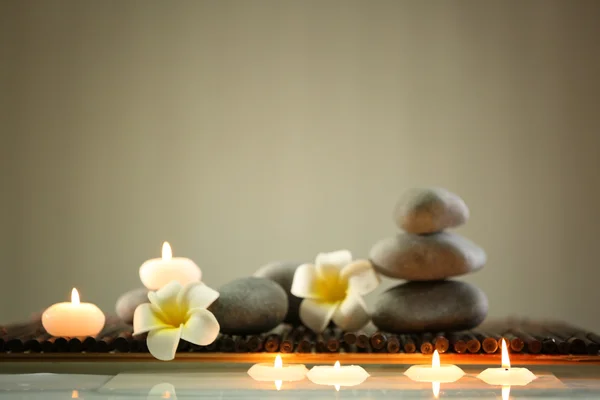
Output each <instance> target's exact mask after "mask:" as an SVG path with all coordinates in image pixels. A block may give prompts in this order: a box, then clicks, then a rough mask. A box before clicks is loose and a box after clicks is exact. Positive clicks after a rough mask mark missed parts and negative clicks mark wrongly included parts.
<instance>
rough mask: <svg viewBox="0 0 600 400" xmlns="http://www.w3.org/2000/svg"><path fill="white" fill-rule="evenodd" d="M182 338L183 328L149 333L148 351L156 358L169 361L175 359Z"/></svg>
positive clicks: (164, 329)
mask: <svg viewBox="0 0 600 400" xmlns="http://www.w3.org/2000/svg"><path fill="white" fill-rule="evenodd" d="M180 338H181V327H177V328H163V329H157V330H154V331H150V332H149V333H148V339H147V340H146V343H147V344H148V350H149V351H150V354H152V355H153V356H154V357H155V358H157V359H159V360H162V361H169V360H172V359H174V358H175V352H176V351H177V345H178V344H179V339H180Z"/></svg>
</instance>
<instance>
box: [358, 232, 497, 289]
mask: <svg viewBox="0 0 600 400" xmlns="http://www.w3.org/2000/svg"><path fill="white" fill-rule="evenodd" d="M369 258H370V259H371V262H373V265H374V267H375V269H376V270H377V271H378V272H379V273H380V274H382V275H385V276H388V277H390V278H396V279H406V280H409V281H429V280H440V279H446V278H450V277H453V276H459V275H464V274H468V273H472V272H475V271H478V270H479V269H481V268H482V267H483V266H484V265H485V262H486V259H487V256H486V254H485V251H484V250H483V249H482V248H480V247H479V246H477V245H476V244H474V243H473V242H471V241H470V240H468V239H466V238H464V237H462V236H460V235H458V234H456V233H451V232H440V233H434V234H431V235H413V234H410V233H399V234H397V235H396V236H393V237H389V238H386V239H383V240H380V241H379V242H377V243H376V244H375V245H374V246H373V247H372V248H371V251H370V253H369Z"/></svg>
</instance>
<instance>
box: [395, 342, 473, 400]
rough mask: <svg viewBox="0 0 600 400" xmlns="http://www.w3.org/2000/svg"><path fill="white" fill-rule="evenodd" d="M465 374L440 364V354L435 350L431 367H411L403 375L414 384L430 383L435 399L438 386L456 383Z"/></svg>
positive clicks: (454, 366)
mask: <svg viewBox="0 0 600 400" xmlns="http://www.w3.org/2000/svg"><path fill="white" fill-rule="evenodd" d="M464 374H465V372H464V371H463V370H462V369H460V368H459V367H457V366H456V365H451V364H441V363H440V354H439V353H438V351H437V350H435V351H434V352H433V357H432V359H431V366H429V365H413V366H412V367H410V368H409V369H407V370H406V372H405V373H404V375H406V376H408V377H409V378H410V379H412V380H413V381H416V382H430V383H431V390H432V391H433V396H434V397H435V398H436V399H437V398H438V396H439V395H440V386H441V385H440V384H441V383H450V382H456V381H457V380H459V379H460V378H462V376H463V375H464Z"/></svg>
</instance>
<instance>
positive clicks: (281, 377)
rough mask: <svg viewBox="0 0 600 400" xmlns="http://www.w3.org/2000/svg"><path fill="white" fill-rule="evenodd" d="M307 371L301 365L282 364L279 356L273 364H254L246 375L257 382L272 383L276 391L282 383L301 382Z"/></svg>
mask: <svg viewBox="0 0 600 400" xmlns="http://www.w3.org/2000/svg"><path fill="white" fill-rule="evenodd" d="M307 372H308V370H307V369H306V367H305V366H304V365H303V364H283V361H282V360H281V356H280V355H277V357H275V362H274V363H273V364H266V363H262V364H255V365H253V366H252V367H251V368H250V369H249V370H248V375H250V376H251V377H252V379H254V380H256V381H259V382H274V383H275V388H276V389H277V390H280V389H281V384H282V382H284V381H286V382H294V381H301V380H302V379H304V377H305V376H306V373H307Z"/></svg>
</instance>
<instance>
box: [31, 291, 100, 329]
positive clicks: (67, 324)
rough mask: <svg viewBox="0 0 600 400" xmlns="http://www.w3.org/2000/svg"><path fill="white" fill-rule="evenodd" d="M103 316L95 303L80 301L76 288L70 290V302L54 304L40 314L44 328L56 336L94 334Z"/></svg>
mask: <svg viewBox="0 0 600 400" xmlns="http://www.w3.org/2000/svg"><path fill="white" fill-rule="evenodd" d="M104 322H105V317H104V313H103V312H102V310H100V309H99V308H98V307H97V306H96V305H95V304H91V303H81V302H80V301H79V293H78V292H77V289H75V288H74V289H73V290H72V291H71V302H70V303H68V302H64V303H57V304H54V305H52V306H50V307H48V309H46V311H44V313H43V314H42V325H43V326H44V329H46V331H47V332H48V333H49V334H51V335H52V336H56V337H85V336H92V337H94V336H96V335H98V333H100V331H101V330H102V328H103V327H104Z"/></svg>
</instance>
